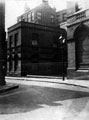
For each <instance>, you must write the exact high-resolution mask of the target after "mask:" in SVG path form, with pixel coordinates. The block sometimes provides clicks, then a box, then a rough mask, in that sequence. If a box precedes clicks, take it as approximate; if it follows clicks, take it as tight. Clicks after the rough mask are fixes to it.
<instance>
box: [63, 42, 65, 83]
mask: <svg viewBox="0 0 89 120" xmlns="http://www.w3.org/2000/svg"><path fill="white" fill-rule="evenodd" d="M62 62H63V68H62V71H63V81H64V80H65V73H64V43H62Z"/></svg>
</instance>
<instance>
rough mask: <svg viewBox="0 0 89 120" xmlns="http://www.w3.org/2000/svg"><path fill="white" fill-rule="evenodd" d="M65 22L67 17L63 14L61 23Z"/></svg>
mask: <svg viewBox="0 0 89 120" xmlns="http://www.w3.org/2000/svg"><path fill="white" fill-rule="evenodd" d="M66 20H67V15H66V13H63V22H65V21H66Z"/></svg>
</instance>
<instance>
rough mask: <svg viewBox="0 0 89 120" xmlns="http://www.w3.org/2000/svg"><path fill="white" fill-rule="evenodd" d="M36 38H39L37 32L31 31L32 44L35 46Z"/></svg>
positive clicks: (36, 43)
mask: <svg viewBox="0 0 89 120" xmlns="http://www.w3.org/2000/svg"><path fill="white" fill-rule="evenodd" d="M38 40H39V34H37V33H32V45H33V46H37V45H38Z"/></svg>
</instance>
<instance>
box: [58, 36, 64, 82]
mask: <svg viewBox="0 0 89 120" xmlns="http://www.w3.org/2000/svg"><path fill="white" fill-rule="evenodd" d="M59 40H60V43H61V45H62V46H61V47H62V63H63V65H62V74H63V81H64V80H65V72H64V69H65V65H64V45H65V40H66V39H65V38H64V37H63V36H62V34H61V35H60V37H59Z"/></svg>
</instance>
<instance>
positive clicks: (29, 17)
mask: <svg viewBox="0 0 89 120" xmlns="http://www.w3.org/2000/svg"><path fill="white" fill-rule="evenodd" d="M28 22H31V13H29V14H28Z"/></svg>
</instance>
